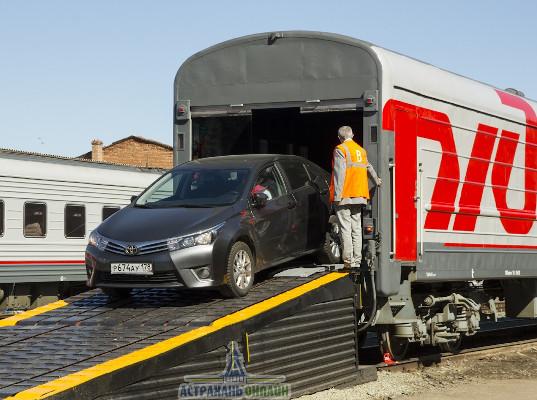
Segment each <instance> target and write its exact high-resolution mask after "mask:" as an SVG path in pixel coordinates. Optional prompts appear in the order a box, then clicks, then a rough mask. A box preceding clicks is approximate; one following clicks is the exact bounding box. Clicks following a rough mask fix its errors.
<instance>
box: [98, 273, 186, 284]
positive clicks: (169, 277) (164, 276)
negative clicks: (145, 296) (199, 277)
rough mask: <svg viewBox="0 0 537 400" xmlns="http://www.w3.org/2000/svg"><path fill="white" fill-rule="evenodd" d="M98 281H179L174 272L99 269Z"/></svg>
mask: <svg viewBox="0 0 537 400" xmlns="http://www.w3.org/2000/svg"><path fill="white" fill-rule="evenodd" d="M98 281H99V282H103V283H105V282H106V283H108V282H121V283H123V282H129V283H170V282H175V283H179V280H178V279H177V275H176V274H175V273H174V272H155V273H154V274H153V275H127V274H114V275H112V274H111V273H110V272H103V271H99V278H98Z"/></svg>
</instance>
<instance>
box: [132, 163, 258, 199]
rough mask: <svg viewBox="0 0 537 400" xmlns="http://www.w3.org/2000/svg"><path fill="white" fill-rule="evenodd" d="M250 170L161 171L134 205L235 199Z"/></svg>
mask: <svg viewBox="0 0 537 400" xmlns="http://www.w3.org/2000/svg"><path fill="white" fill-rule="evenodd" d="M249 175H250V170H249V169H246V168H240V169H235V168H232V169H223V168H211V169H209V168H179V169H174V170H172V171H170V172H168V173H167V174H165V175H163V176H162V177H161V178H160V179H159V180H158V181H157V182H156V183H155V184H154V185H153V186H151V187H150V188H149V189H148V190H147V191H145V192H144V193H143V194H142V195H141V196H140V197H139V198H138V200H137V201H136V202H135V204H134V205H135V206H136V207H145V208H165V207H220V206H225V205H230V204H233V203H235V202H236V201H237V200H238V199H239V198H240V196H241V195H242V193H243V192H244V190H245V189H246V182H247V181H248V177H249Z"/></svg>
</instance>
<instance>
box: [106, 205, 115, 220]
mask: <svg viewBox="0 0 537 400" xmlns="http://www.w3.org/2000/svg"><path fill="white" fill-rule="evenodd" d="M118 211H119V207H110V206H104V207H103V221H104V220H105V219H106V218H108V217H109V216H111V215H112V214H115V213H117V212H118Z"/></svg>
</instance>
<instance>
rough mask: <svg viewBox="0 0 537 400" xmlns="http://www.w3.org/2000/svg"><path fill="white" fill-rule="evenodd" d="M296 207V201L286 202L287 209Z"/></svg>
mask: <svg viewBox="0 0 537 400" xmlns="http://www.w3.org/2000/svg"><path fill="white" fill-rule="evenodd" d="M295 207H296V200H289V201H288V202H287V208H289V209H292V208H295Z"/></svg>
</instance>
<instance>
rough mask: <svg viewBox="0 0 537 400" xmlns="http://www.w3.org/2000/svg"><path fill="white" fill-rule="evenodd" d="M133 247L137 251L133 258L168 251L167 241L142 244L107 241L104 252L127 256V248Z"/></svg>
mask: <svg viewBox="0 0 537 400" xmlns="http://www.w3.org/2000/svg"><path fill="white" fill-rule="evenodd" d="M131 245H134V246H136V248H137V249H138V251H137V252H136V253H135V254H131V255H133V256H135V255H136V256H142V255H144V254H151V253H158V252H161V251H166V250H168V241H167V240H160V241H158V242H144V243H117V242H112V241H109V242H108V244H107V245H106V248H105V250H106V251H108V252H110V253H115V254H121V255H123V256H124V255H127V252H126V249H127V247H128V246H131Z"/></svg>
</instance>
